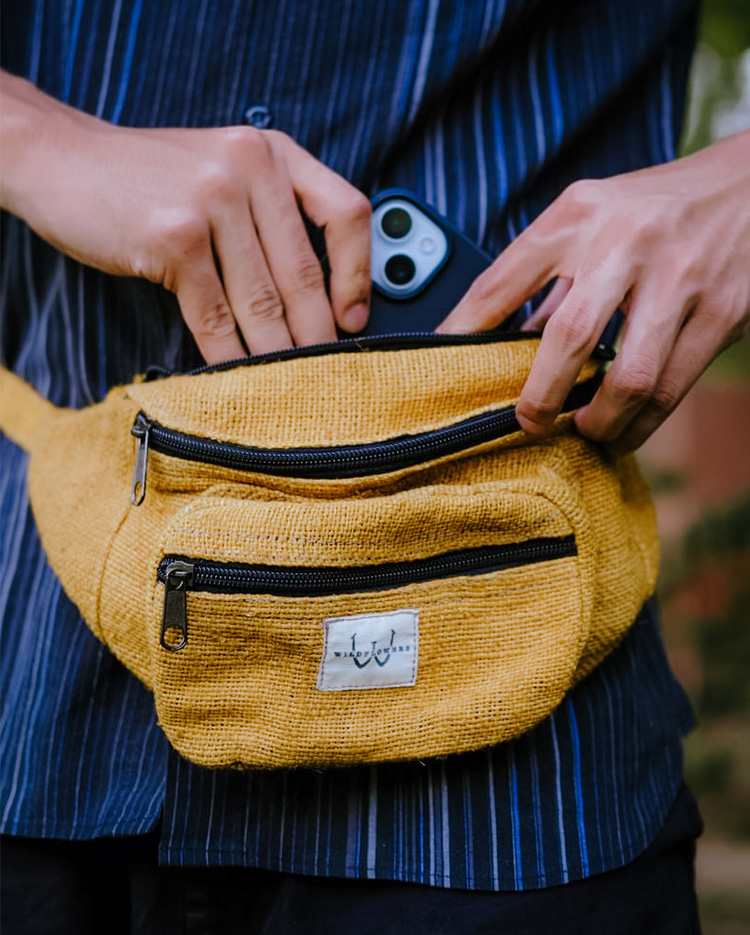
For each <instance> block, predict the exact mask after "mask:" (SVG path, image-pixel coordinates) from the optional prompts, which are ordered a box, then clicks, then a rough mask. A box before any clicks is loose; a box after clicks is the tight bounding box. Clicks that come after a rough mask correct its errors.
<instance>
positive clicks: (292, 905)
mask: <svg viewBox="0 0 750 935" xmlns="http://www.w3.org/2000/svg"><path fill="white" fill-rule="evenodd" d="M701 827H702V825H701V819H700V816H699V814H698V810H697V808H696V805H695V801H694V800H693V798H692V796H691V794H690V792H689V791H688V790H687V788H686V787H683V788H682V789H681V790H680V792H679V794H678V796H677V798H676V800H675V802H674V805H673V806H672V809H671V811H670V814H669V817H668V819H667V822H666V824H665V826H664V828H663V829H662V830H661V832H660V833H659V835H658V837H657V838H656V840H655V841H654V842H653V843H652V845H651V846H650V847H649V848H648V850H647V851H646V852H645V853H644V854H642V855H641V856H640V857H638V858H637V859H636V860H634V861H632V863H630V864H628V865H627V866H625V867H622V868H620V869H618V870H613V871H611V872H609V873H603V874H599V875H597V876H594V877H591V878H589V879H587V880H581V881H578V882H575V883H569V884H567V885H565V886H555V887H550V888H548V889H543V890H531V891H528V892H522V893H508V892H503V893H493V892H486V891H469V890H447V889H439V888H435V887H428V886H421V885H418V884H411V883H392V882H389V881H365V880H342V879H338V878H321V877H304V876H297V875H293V874H285V873H277V872H274V871H267V870H252V869H250V870H247V869H237V868H209V869H205V868H195V869H191V868H173V867H159V866H158V865H157V862H156V850H157V837H156V835H149V836H144V837H137V838H112V839H98V840H96V841H50V840H40V839H35V838H12V837H5V838H3V841H2V902H1V903H0V909H1V913H2V915H1V919H2V935H235V933H237V935H246V933H247V935H249V933H263V935H287V933H289V935H291V933H294V935H401V933H403V935H552V933H554V935H697V933H699V932H700V926H699V922H698V914H697V907H696V899H695V891H694V885H693V860H694V856H695V839H696V837H697V835H698V834H700V831H701Z"/></svg>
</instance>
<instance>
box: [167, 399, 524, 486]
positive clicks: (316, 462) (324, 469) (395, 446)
mask: <svg viewBox="0 0 750 935" xmlns="http://www.w3.org/2000/svg"><path fill="white" fill-rule="evenodd" d="M518 430H519V425H518V422H517V420H516V417H515V409H514V407H512V406H510V407H507V408H506V409H501V410H498V411H496V412H491V413H483V414H482V415H480V416H475V417H473V418H472V419H470V420H466V421H465V422H462V423H458V424H457V425H455V426H450V427H448V428H444V429H437V430H435V431H431V432H426V433H424V434H422V435H415V436H404V437H401V438H395V439H390V440H388V441H383V442H373V443H370V444H363V445H357V446H354V445H351V446H350V445H346V446H337V447H331V448H295V449H289V450H284V449H273V448H254V447H250V446H243V445H237V444H234V443H232V442H217V441H211V440H209V439H203V438H199V437H197V436H194V435H185V434H182V433H180V432H176V431H174V430H172V429H167V428H164V427H163V426H161V425H158V424H157V423H152V425H151V429H150V434H151V447H152V448H153V449H154V450H156V451H159V452H161V453H162V454H166V455H172V456H175V457H179V458H185V459H188V460H196V461H201V462H209V463H212V464H216V465H218V466H220V467H229V468H237V469H240V470H248V471H250V470H254V469H260V470H263V471H264V472H266V473H284V472H285V471H286V470H289V471H293V472H294V474H295V476H298V477H318V476H321V475H323V474H326V475H327V474H329V472H332V471H337V474H336V475H334V476H348V475H350V476H357V475H358V474H361V473H366V472H369V471H371V470H377V471H379V472H381V473H385V472H387V471H391V470H396V469H397V468H399V467H404V466H408V465H411V464H414V463H419V462H420V461H424V460H429V459H430V458H431V457H440V456H441V455H444V454H451V453H453V452H454V451H455V450H459V449H460V448H462V447H464V446H465V443H466V442H469V443H470V444H472V445H474V444H481V443H482V442H484V441H490V440H492V439H495V438H501V437H503V436H504V435H508V434H511V433H513V432H516V431H518Z"/></svg>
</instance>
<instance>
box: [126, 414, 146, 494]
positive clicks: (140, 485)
mask: <svg viewBox="0 0 750 935" xmlns="http://www.w3.org/2000/svg"><path fill="white" fill-rule="evenodd" d="M150 431H151V422H150V421H149V420H148V419H147V418H146V416H144V414H143V413H142V412H139V413H138V415H137V416H136V420H135V422H134V423H133V428H132V429H131V430H130V433H131V435H134V436H135V438H136V439H137V445H136V449H135V470H134V471H133V489H132V490H131V492H130V502H131V503H132V504H133V506H140V505H141V504H142V503H143V500H144V498H145V496H146V474H147V472H148V439H149V433H150Z"/></svg>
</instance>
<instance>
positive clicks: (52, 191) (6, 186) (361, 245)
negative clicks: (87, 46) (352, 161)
mask: <svg viewBox="0 0 750 935" xmlns="http://www.w3.org/2000/svg"><path fill="white" fill-rule="evenodd" d="M2 77H3V82H2V89H3V93H2V104H3V106H2V114H3V182H2V205H3V207H5V208H7V209H8V210H10V211H11V212H13V213H14V214H17V215H18V216H19V217H21V218H23V219H24V220H25V221H26V222H27V223H28V224H29V225H30V226H31V227H32V228H33V229H34V230H35V231H36V232H37V233H38V234H39V235H40V236H41V237H43V238H44V239H45V240H47V241H49V242H50V243H52V244H53V245H54V246H56V247H57V248H58V249H60V250H61V251H63V252H64V253H66V254H68V255H69V256H71V257H73V258H74V259H76V260H79V261H80V262H82V263H86V264H88V265H90V266H94V267H96V268H97V269H100V270H104V271H105V272H108V273H113V274H116V275H123V276H141V277H144V278H146V279H149V280H151V281H152V282H156V283H159V284H161V285H163V286H165V287H166V288H167V289H169V290H170V291H172V292H174V293H175V294H176V296H177V299H178V301H179V304H180V308H181V310H182V314H183V317H184V319H185V322H186V323H187V325H188V327H189V328H190V330H191V331H192V333H193V335H194V337H195V340H196V342H197V344H198V347H199V349H200V351H201V353H202V354H203V356H204V357H205V359H206V360H207V361H208V362H209V363H217V362H219V361H223V360H230V359H232V358H235V357H241V356H243V355H244V353H245V350H244V348H243V345H242V341H241V339H240V335H241V336H242V339H244V342H245V345H246V346H247V348H248V349H249V350H250V352H251V353H264V352H268V351H274V350H280V349H282V348H286V347H291V346H293V345H299V344H314V343H319V342H325V341H333V340H335V339H336V324H338V325H339V326H340V327H341V328H343V329H344V330H346V331H352V332H356V331H359V330H360V329H361V328H362V327H363V326H364V324H365V322H366V320H367V305H368V301H369V294H370V220H369V219H370V205H369V202H368V201H367V199H366V197H365V196H364V195H363V194H361V193H360V192H358V191H357V190H356V189H355V188H354V187H353V186H352V185H350V184H349V183H348V182H347V181H345V180H344V179H343V178H341V177H340V176H339V175H337V174H336V173H335V172H333V171H332V170H330V169H328V168H327V167H326V166H324V165H323V164H322V163H320V162H318V160H317V159H315V158H314V157H313V156H311V155H310V154H309V153H308V152H306V151H305V150H304V149H302V147H300V146H299V145H298V144H297V143H295V142H294V141H293V140H292V139H291V138H290V137H288V136H286V135H285V134H283V133H280V132H278V131H273V130H256V129H253V128H250V127H228V128H218V129H165V130H162V129H132V128H125V127H117V126H113V125H111V124H108V123H105V122H104V121H101V120H97V119H96V118H94V117H91V116H89V115H87V114H83V113H81V112H80V111H76V110H73V109H72V108H69V107H67V106H65V105H63V104H60V103H59V102H58V101H55V100H53V99H52V98H49V97H47V96H46V95H44V94H42V92H40V91H39V90H37V89H36V88H34V87H33V86H32V85H30V84H28V83H27V82H26V81H23V80H21V79H19V78H15V77H13V76H10V75H7V74H3V76H2ZM300 207H301V209H302V210H303V211H304V213H305V214H306V215H307V217H308V218H309V219H310V220H311V221H312V222H313V223H314V224H316V225H318V226H319V227H322V228H323V229H324V232H325V239H326V248H327V252H328V258H329V262H330V267H331V276H330V293H331V298H330V301H329V299H328V296H327V295H326V292H325V288H324V282H323V274H322V270H321V267H320V264H319V262H318V260H317V258H316V256H315V253H314V251H313V249H312V247H311V245H310V241H309V239H308V236H307V232H306V230H305V226H304V222H303V219H302V216H301V213H300Z"/></svg>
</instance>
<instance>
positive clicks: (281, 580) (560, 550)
mask: <svg viewBox="0 0 750 935" xmlns="http://www.w3.org/2000/svg"><path fill="white" fill-rule="evenodd" d="M577 554H578V549H577V547H576V541H575V536H572V535H569V536H554V537H545V538H538V539H529V540H527V541H526V542H514V543H510V544H506V545H491V546H480V547H478V548H473V549H458V550H455V551H451V552H444V553H442V554H441V555H434V556H430V557H429V558H420V559H416V560H414V561H408V562H386V563H383V564H380V565H363V566H349V567H343V568H339V567H332V566H324V567H320V568H310V567H306V566H299V565H290V566H279V565H260V564H242V563H238V562H214V561H211V560H209V559H203V558H189V557H186V556H182V555H168V556H166V557H165V558H163V559H162V561H161V562H160V564H159V570H158V578H159V581H161V582H162V583H163V584H164V585H165V591H164V612H163V617H162V629H161V645H162V646H163V647H164V648H165V649H168V650H170V651H176V650H178V649H182V648H183V647H184V646H185V645H187V601H186V594H187V591H188V590H192V591H210V592H213V593H217V594H272V595H275V596H280V597H323V596H326V595H331V594H351V593H354V592H365V591H382V590H388V589H390V588H397V587H402V586H404V585H407V584H415V583H417V582H420V581H433V580H435V579H438V578H450V577H455V576H457V575H483V574H489V573H490V572H493V571H500V570H502V569H506V568H514V567H517V566H519V565H532V564H535V563H537V562H546V561H551V560H553V559H559V558H566V557H569V556H573V555H577ZM170 631H176V633H177V638H176V639H174V638H173V637H174V635H175V634H174V633H172V636H170V635H169V634H170Z"/></svg>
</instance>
